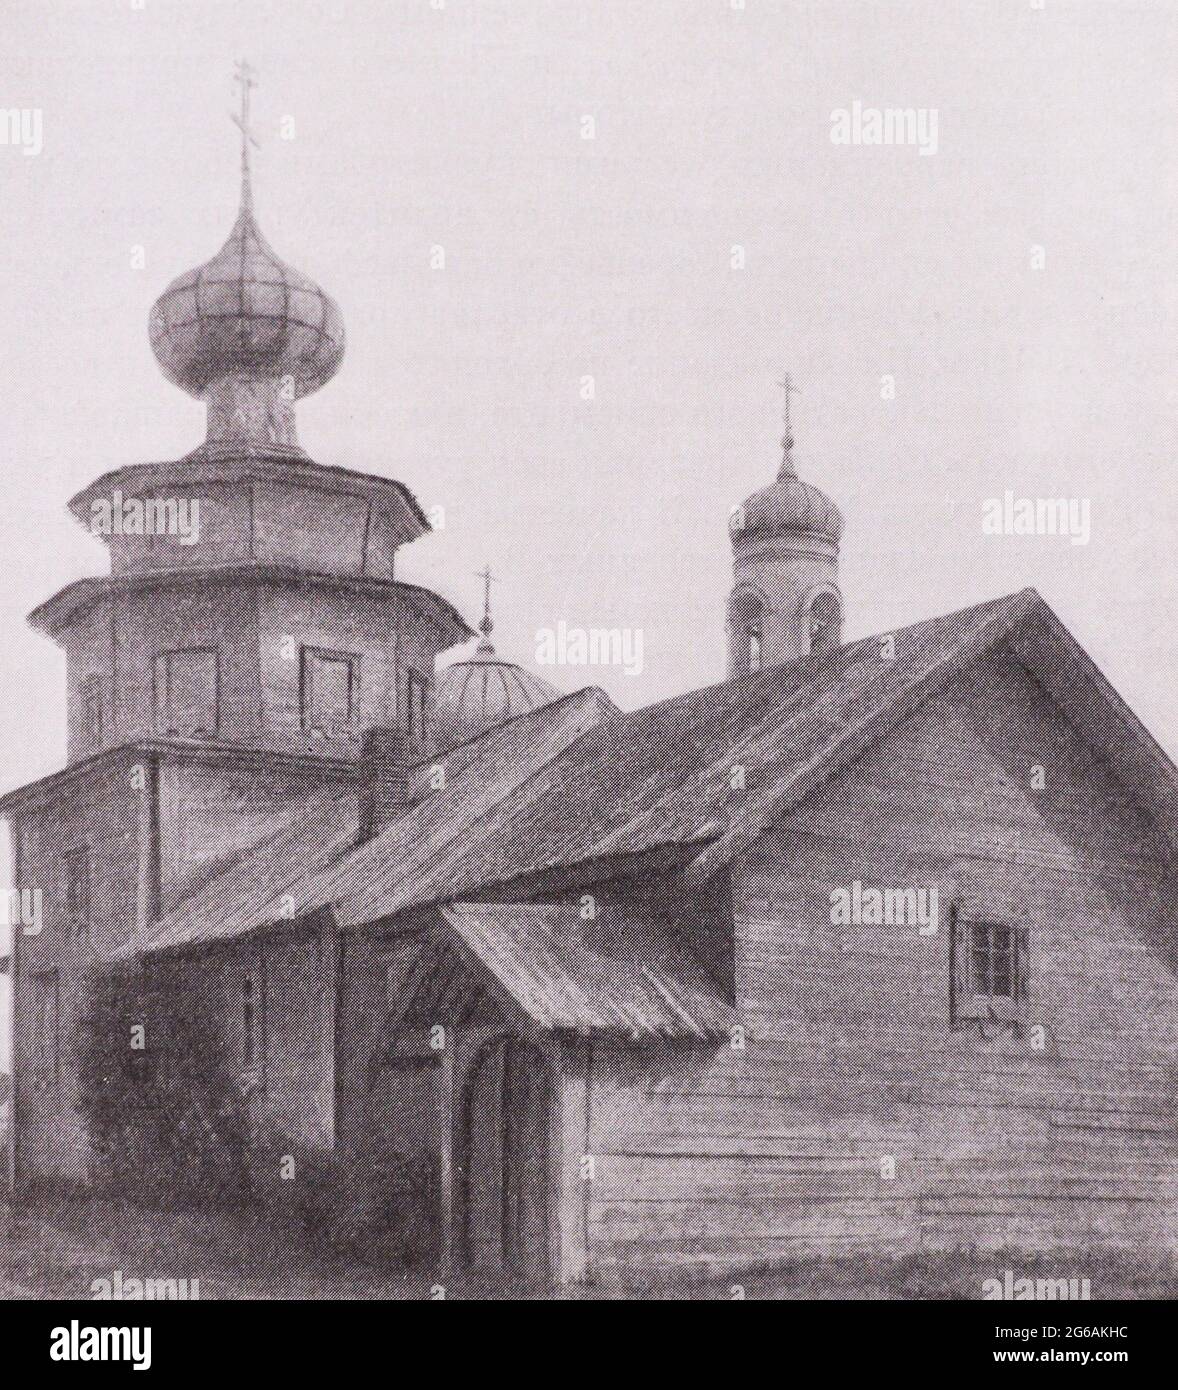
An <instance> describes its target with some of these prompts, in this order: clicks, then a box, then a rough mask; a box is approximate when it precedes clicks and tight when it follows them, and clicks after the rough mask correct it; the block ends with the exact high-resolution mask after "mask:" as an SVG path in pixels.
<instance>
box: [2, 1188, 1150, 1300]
mask: <svg viewBox="0 0 1178 1390" xmlns="http://www.w3.org/2000/svg"><path fill="white" fill-rule="evenodd" d="M1008 1269H1009V1270H1011V1271H1012V1273H1013V1276H1014V1277H1015V1278H1016V1279H1017V1278H1023V1277H1028V1278H1032V1279H1036V1278H1039V1279H1060V1278H1062V1279H1088V1280H1089V1282H1090V1286H1091V1296H1092V1298H1094V1299H1098V1298H1101V1299H1103V1298H1112V1299H1173V1298H1178V1256H1174V1255H1166V1254H1157V1255H1150V1254H1142V1253H1139V1252H1135V1251H1124V1252H1121V1251H1106V1250H1100V1251H1093V1252H1071V1253H1066V1254H1065V1253H1059V1254H1041V1255H1028V1254H1026V1253H1020V1252H1016V1251H1002V1250H999V1251H989V1252H981V1251H976V1250H972V1249H959V1250H952V1251H925V1252H921V1253H917V1254H908V1255H901V1256H895V1257H890V1256H882V1255H854V1256H845V1257H840V1258H837V1259H825V1260H824V1259H799V1260H792V1261H789V1262H788V1263H779V1264H775V1265H771V1266H770V1265H767V1266H761V1267H752V1268H748V1269H745V1270H743V1271H742V1272H740V1273H725V1274H724V1275H723V1276H722V1277H721V1276H710V1277H709V1276H706V1275H699V1274H696V1275H694V1276H688V1275H686V1274H682V1275H675V1274H667V1275H659V1276H652V1277H648V1278H643V1279H636V1278H630V1279H628V1280H626V1281H624V1282H623V1281H613V1282H609V1283H603V1284H600V1285H594V1286H588V1287H583V1288H575V1289H569V1290H563V1291H560V1292H559V1294H556V1291H554V1290H548V1289H537V1288H529V1287H526V1286H515V1285H512V1286H502V1285H491V1284H487V1283H485V1282H479V1281H473V1280H468V1281H458V1280H444V1281H440V1282H444V1283H445V1284H446V1296H447V1297H448V1298H460V1299H461V1298H490V1299H496V1298H525V1299H535V1298H548V1297H553V1296H554V1295H556V1296H560V1297H565V1298H581V1299H656V1300H657V1299H688V1300H715V1299H730V1298H732V1297H733V1296H734V1292H733V1286H735V1285H739V1286H740V1287H741V1288H743V1290H744V1296H745V1297H746V1298H749V1299H901V1300H935V1299H978V1298H981V1296H982V1282H983V1280H985V1279H987V1278H993V1277H997V1278H999V1279H1001V1278H1002V1276H1003V1272H1004V1271H1005V1270H1008ZM115 1270H121V1271H122V1273H123V1275H124V1277H125V1278H166V1279H189V1280H191V1279H199V1280H200V1296H201V1299H202V1300H206V1299H270V1298H293V1299H315V1298H325V1299H357V1298H365V1299H421V1298H428V1297H430V1291H431V1286H432V1285H433V1283H434V1276H433V1275H432V1273H430V1272H429V1271H413V1270H405V1269H401V1268H398V1267H397V1265H396V1264H395V1262H394V1261H392V1260H391V1259H390V1260H382V1259H381V1258H380V1253H379V1252H377V1253H376V1255H375V1257H373V1258H367V1259H356V1258H345V1257H344V1256H342V1255H339V1254H334V1253H332V1252H330V1251H327V1250H325V1249H323V1248H322V1247H320V1246H318V1245H317V1244H316V1243H315V1242H314V1241H312V1240H310V1239H309V1238H308V1236H307V1234H306V1233H305V1232H304V1231H303V1230H302V1229H301V1228H300V1227H297V1226H294V1225H291V1224H282V1223H280V1222H278V1221H277V1220H276V1219H275V1218H274V1217H273V1216H270V1215H267V1214H266V1213H264V1212H262V1211H260V1210H254V1209H237V1210H232V1211H227V1210H219V1211H209V1210H207V1209H204V1210H196V1209H177V1208H168V1209H161V1208H146V1207H137V1206H133V1205H130V1204H123V1203H115V1202H108V1201H97V1200H94V1199H93V1198H87V1197H53V1198H51V1197H44V1196H42V1197H39V1198H32V1197H28V1198H25V1197H22V1198H21V1199H20V1200H18V1201H15V1202H13V1203H12V1204H10V1205H3V1204H0V1297H3V1298H83V1299H88V1298H90V1297H91V1296H92V1294H91V1287H90V1286H91V1283H92V1281H93V1280H95V1279H99V1278H101V1279H110V1278H112V1276H113V1273H114V1271H115Z"/></svg>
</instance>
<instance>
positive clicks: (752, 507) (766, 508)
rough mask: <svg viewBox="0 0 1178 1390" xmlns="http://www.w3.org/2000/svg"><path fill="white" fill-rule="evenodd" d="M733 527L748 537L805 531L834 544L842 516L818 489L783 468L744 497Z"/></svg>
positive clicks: (841, 522) (840, 529)
mask: <svg viewBox="0 0 1178 1390" xmlns="http://www.w3.org/2000/svg"><path fill="white" fill-rule="evenodd" d="M737 522H738V523H739V524H738V525H737V524H736V523H737ZM736 529H738V530H739V531H740V532H741V533H742V534H743V535H744V536H746V537H749V538H750V539H751V538H753V537H756V536H782V535H789V534H792V533H805V534H808V535H812V536H820V537H822V538H823V539H824V540H828V541H833V542H835V543H836V544H837V542H838V540H839V537H840V536H841V535H842V532H843V518H842V513H841V512H840V511H839V509H838V508H837V507H836V506H835V504H834V503H833V502H832V501H831V500H830V498H829V497H827V495H826V493H824V492H823V491H822V489H821V488H817V487H815V486H814V485H813V484H812V483H805V482H803V481H802V480H801V478H799V477H798V475H797V474H796V473H793V472H790V471H787V470H785V469H783V470H782V472H781V473H780V474H778V477H777V479H776V481H775V482H772V483H770V484H769V486H768V487H763V488H761V489H760V490H759V491H757V492H754V493H753V495H752V496H751V497H749V498H748V499H747V501H746V502H745V503H744V505H743V507H742V508H741V509H740V513H739V515H738V516H737V517H736V518H735V521H734V530H736Z"/></svg>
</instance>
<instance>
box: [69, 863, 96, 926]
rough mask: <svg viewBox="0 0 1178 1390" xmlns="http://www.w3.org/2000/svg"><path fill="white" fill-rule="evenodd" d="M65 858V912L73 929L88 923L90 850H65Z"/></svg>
mask: <svg viewBox="0 0 1178 1390" xmlns="http://www.w3.org/2000/svg"><path fill="white" fill-rule="evenodd" d="M63 857H64V860H65V912H66V916H67V917H68V918H69V920H70V925H71V926H72V927H73V929H74V930H75V931H78V932H82V931H85V930H86V929H87V927H89V925H90V851H89V850H88V849H71V850H67V852H66V853H65V855H64V856H63Z"/></svg>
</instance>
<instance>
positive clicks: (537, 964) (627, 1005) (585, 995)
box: [399, 903, 737, 1041]
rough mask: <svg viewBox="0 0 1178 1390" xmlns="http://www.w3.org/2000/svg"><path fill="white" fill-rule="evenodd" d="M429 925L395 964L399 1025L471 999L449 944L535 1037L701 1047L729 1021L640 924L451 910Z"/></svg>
mask: <svg viewBox="0 0 1178 1390" xmlns="http://www.w3.org/2000/svg"><path fill="white" fill-rule="evenodd" d="M439 916H440V920H441V923H442V926H443V930H442V931H441V932H437V933H432V934H431V935H430V936H427V937H425V938H423V939H421V940H419V941H418V942H417V943H414V944H413V945H412V947H411V948H410V954H411V956H412V959H411V960H410V961H409V962H407V963H405V962H403V963H402V965H401V971H400V988H399V994H400V999H399V1006H400V1009H401V1012H402V1016H403V1017H409V1016H415V1017H416V1016H420V1017H423V1018H431V1017H432V1018H437V1017H443V1016H444V1014H443V1013H439V1012H438V1011H437V1006H438V1004H439V1002H440V1001H445V1000H447V999H450V1000H466V999H469V998H470V997H471V996H472V994H473V992H474V991H473V990H472V988H471V986H470V983H469V981H464V980H462V979H461V976H462V975H463V971H462V969H461V967H459V968H458V970H456V969H455V964H454V962H453V960H452V951H451V948H452V947H453V946H454V945H457V947H458V948H459V950H460V953H461V954H462V955H464V956H465V957H466V958H467V959H468V960H470V961H473V962H474V963H475V964H476V965H477V966H479V967H481V968H482V969H483V970H485V971H486V972H488V973H489V974H490V976H491V977H492V978H493V981H494V983H495V984H496V985H497V986H498V987H499V988H498V990H497V991H496V992H497V993H502V994H505V995H506V996H507V997H508V998H510V999H511V1000H512V1001H514V1003H515V1004H516V1005H517V1006H518V1008H519V1009H520V1010H521V1011H522V1012H523V1013H524V1014H525V1015H526V1016H527V1017H528V1018H530V1019H531V1020H532V1021H533V1022H534V1023H536V1024H538V1025H539V1026H540V1027H541V1028H549V1029H553V1030H558V1031H570V1032H576V1033H598V1032H606V1033H612V1034H617V1035H619V1036H622V1037H626V1038H630V1039H635V1040H636V1039H639V1038H695V1039H699V1040H701V1041H702V1040H704V1039H708V1038H717V1037H723V1036H725V1035H726V1034H727V1033H728V1031H729V1029H730V1028H731V1027H732V1025H733V1024H734V1023H735V1022H736V1021H737V1020H736V1012H735V1010H734V1009H733V1008H732V1007H731V1006H730V1005H728V1004H726V1003H725V1002H724V1001H723V999H721V998H720V995H719V992H718V990H717V988H716V986H715V984H714V983H713V982H712V981H711V980H710V979H708V977H707V976H706V975H705V973H704V971H703V970H702V968H701V967H700V965H699V963H698V961H697V960H696V959H695V958H694V957H693V956H692V955H691V953H690V951H689V950H687V949H686V948H685V947H684V946H683V945H682V944H680V943H679V942H677V941H676V940H674V939H673V937H672V936H671V934H670V933H669V932H668V930H667V928H666V927H664V926H661V925H660V924H659V923H657V922H655V921H653V920H651V919H649V918H645V917H640V916H636V915H633V914H621V913H618V914H611V915H610V917H609V920H608V922H607V921H604V920H603V919H598V920H597V921H595V922H592V923H587V922H583V921H582V920H581V917H580V913H579V911H578V909H577V908H576V907H573V906H570V905H568V904H556V903H548V904H542V905H541V904H536V903H454V904H452V905H450V906H447V907H443V908H441V910H440V914H439ZM456 976H457V977H459V978H458V983H457V984H456V983H455V980H456ZM423 1006H424V1007H423Z"/></svg>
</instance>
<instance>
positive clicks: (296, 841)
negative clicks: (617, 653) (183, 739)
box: [114, 687, 613, 960]
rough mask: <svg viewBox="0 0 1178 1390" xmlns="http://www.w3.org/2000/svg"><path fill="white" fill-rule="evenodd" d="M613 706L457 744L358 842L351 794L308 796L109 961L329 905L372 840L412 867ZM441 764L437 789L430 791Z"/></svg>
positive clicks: (532, 715) (556, 712)
mask: <svg viewBox="0 0 1178 1390" xmlns="http://www.w3.org/2000/svg"><path fill="white" fill-rule="evenodd" d="M612 709H613V705H612V704H611V702H610V700H609V698H608V696H606V695H605V694H603V692H602V691H600V690H597V689H595V688H593V687H590V688H588V689H585V690H580V691H577V692H575V693H574V694H572V695H566V696H564V697H563V698H562V699H560V700H554V701H553V702H552V703H551V704H548V705H544V706H542V707H541V708H540V709H536V710H531V711H529V712H528V713H527V714H523V715H520V716H518V717H517V718H515V719H511V720H508V721H507V722H506V723H504V724H501V725H499V726H498V727H497V728H494V729H491V730H488V732H487V733H485V734H483V735H482V736H481V737H480V738H477V739H471V740H469V741H468V742H466V743H461V744H459V745H457V746H456V747H455V748H452V749H450V750H449V752H447V753H445V754H442V755H441V756H439V757H437V758H435V759H433V760H431V762H430V763H429V764H428V765H423V766H422V767H420V768H418V769H416V770H415V772H414V773H413V781H414V783H415V790H416V791H418V792H423V793H424V795H423V796H422V799H421V800H419V801H416V802H415V803H414V804H413V805H411V806H409V807H407V808H406V810H405V812H404V813H403V814H402V815H401V816H399V817H398V818H397V819H396V820H395V821H394V822H393V824H392V825H391V826H390V828H389V829H388V830H387V831H385V832H384V833H383V834H381V835H379V836H377V837H376V839H373V840H368V841H365V842H364V843H359V841H360V823H359V806H358V801H357V797H356V794H355V792H354V791H353V792H352V794H351V795H350V796H349V795H348V794H347V793H341V792H339V791H336V790H325V791H319V792H316V793H313V794H312V795H311V796H310V797H308V798H307V800H306V802H305V804H304V805H303V806H301V807H300V809H299V812H298V813H297V814H296V815H295V816H294V817H293V818H292V819H291V821H290V823H289V824H288V825H285V826H283V827H282V828H281V829H280V830H278V831H276V832H275V833H274V834H272V835H271V836H270V837H269V838H268V839H267V840H265V841H263V842H262V843H261V844H260V845H258V846H257V848H256V849H252V850H250V851H249V852H247V853H246V854H243V855H242V856H241V857H240V858H239V859H238V860H237V861H236V862H235V863H234V864H232V865H230V866H229V867H228V868H226V869H225V870H223V871H222V872H221V873H220V874H218V875H216V876H215V877H213V878H211V879H210V880H209V881H208V882H207V883H205V884H204V885H203V886H202V887H201V888H199V889H198V890H197V891H196V892H194V893H192V894H191V895H190V896H188V897H187V898H185V899H184V901H183V902H181V903H180V904H178V906H176V907H175V908H174V909H172V910H171V911H170V912H168V913H166V914H164V915H163V916H161V917H160V918H158V919H157V920H156V921H154V922H152V923H151V924H150V925H149V926H148V928H147V930H146V931H145V932H144V933H143V934H142V935H141V936H137V937H133V938H132V939H131V940H130V941H128V943H127V944H126V945H125V946H124V947H122V948H121V949H120V950H119V951H117V952H116V953H114V959H116V960H117V959H122V958H127V957H131V956H135V955H139V954H143V953H145V952H153V951H167V950H175V949H180V948H183V947H187V946H193V945H198V944H203V943H211V942H214V941H217V940H223V939H229V938H232V937H237V936H241V935H242V934H244V933H246V932H250V931H254V930H257V929H258V928H260V927H266V926H271V925H273V924H275V923H277V922H280V921H284V920H285V921H289V920H293V919H294V918H295V917H298V916H303V915H306V914H307V913H309V912H314V911H316V910H318V909H320V908H322V907H325V906H327V905H328V904H329V903H330V902H331V897H330V891H331V890H330V885H331V884H332V883H333V881H334V871H335V868H336V866H337V865H341V864H342V863H343V861H344V860H345V859H346V860H347V863H348V866H349V872H350V873H352V874H363V873H365V872H367V871H368V865H369V862H370V860H371V859H373V858H374V856H373V854H372V847H373V846H375V845H376V844H377V843H378V842H382V849H381V851H380V854H379V855H378V856H375V858H378V859H379V860H380V861H381V862H382V863H383V862H384V861H385V860H387V859H388V858H389V857H390V855H391V853H392V850H391V845H392V844H394V843H395V844H396V845H398V846H399V855H400V857H399V862H400V863H401V865H402V866H403V869H404V871H405V872H406V873H408V872H410V871H411V865H412V864H413V863H415V862H421V861H424V860H428V857H429V856H430V855H431V853H433V852H434V851H435V850H436V849H437V847H438V846H439V845H440V844H441V843H444V841H445V839H446V838H447V837H451V836H455V835H458V834H460V833H461V832H462V831H463V830H464V829H465V828H466V827H467V826H469V824H470V823H471V822H472V821H473V820H475V819H477V818H478V817H479V816H481V815H483V814H485V813H486V812H487V810H488V809H489V808H492V807H494V806H495V805H496V804H497V803H498V802H500V801H502V800H503V799H504V798H506V797H508V796H510V795H511V793H512V792H513V791H515V789H516V788H517V787H518V786H519V784H520V783H521V782H522V781H523V780H525V779H526V778H527V777H528V776H530V775H531V773H532V772H533V771H534V770H535V768H536V767H537V766H539V765H540V764H542V763H543V762H545V761H548V760H549V759H551V758H553V757H554V756H556V754H557V753H559V752H560V750H561V749H562V748H564V747H565V746H567V745H568V744H569V743H571V742H572V741H573V740H574V739H576V738H578V737H579V736H580V735H581V734H582V733H583V732H584V731H585V729H586V728H588V727H589V726H590V725H591V724H593V723H594V722H595V721H597V720H599V719H601V718H602V717H603V716H604V715H605V713H606V712H607V711H609V710H612ZM438 767H440V768H441V770H442V774H443V787H444V789H443V790H439V791H429V790H428V787H429V783H430V780H431V777H432V774H433V770H434V769H435V768H438ZM347 851H351V853H350V854H349V853H346V852H347Z"/></svg>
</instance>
